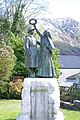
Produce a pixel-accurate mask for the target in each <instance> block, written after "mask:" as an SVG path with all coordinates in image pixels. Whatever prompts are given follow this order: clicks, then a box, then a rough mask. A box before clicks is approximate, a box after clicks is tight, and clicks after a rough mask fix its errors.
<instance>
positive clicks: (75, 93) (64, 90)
mask: <svg viewBox="0 0 80 120" xmlns="http://www.w3.org/2000/svg"><path fill="white" fill-rule="evenodd" d="M60 97H61V100H62V101H69V102H73V100H80V88H79V87H78V86H77V85H73V86H71V87H60Z"/></svg>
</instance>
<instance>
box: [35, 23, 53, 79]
mask: <svg viewBox="0 0 80 120" xmlns="http://www.w3.org/2000/svg"><path fill="white" fill-rule="evenodd" d="M34 28H35V30H36V32H37V33H38V35H39V36H40V39H41V44H40V61H39V66H38V73H37V75H38V76H39V77H54V75H55V70H54V66H53V64H52V52H53V49H54V48H55V47H54V44H53V41H52V38H51V35H50V33H49V32H48V31H47V30H45V31H44V32H43V35H42V34H41V33H40V32H39V31H38V29H37V28H36V26H35V25H34Z"/></svg>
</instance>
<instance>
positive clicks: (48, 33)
mask: <svg viewBox="0 0 80 120" xmlns="http://www.w3.org/2000/svg"><path fill="white" fill-rule="evenodd" d="M43 35H44V36H46V37H49V38H51V35H50V32H48V31H47V30H45V31H44V32H43Z"/></svg>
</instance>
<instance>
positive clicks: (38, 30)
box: [34, 25, 42, 38]
mask: <svg viewBox="0 0 80 120" xmlns="http://www.w3.org/2000/svg"><path fill="white" fill-rule="evenodd" d="M34 28H35V30H36V32H37V34H38V35H39V36H40V37H41V38H42V34H41V33H40V32H39V30H38V29H37V28H36V26H35V25H34Z"/></svg>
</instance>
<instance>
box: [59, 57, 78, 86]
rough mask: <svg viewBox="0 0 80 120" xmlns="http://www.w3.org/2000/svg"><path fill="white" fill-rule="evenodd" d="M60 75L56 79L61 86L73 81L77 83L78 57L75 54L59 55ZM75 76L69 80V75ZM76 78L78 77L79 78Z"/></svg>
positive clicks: (71, 83) (69, 84)
mask: <svg viewBox="0 0 80 120" xmlns="http://www.w3.org/2000/svg"><path fill="white" fill-rule="evenodd" d="M59 63H60V67H61V72H62V75H61V76H60V77H59V79H58V81H59V83H60V85H62V86H71V85H73V83H77V82H78V83H79V81H78V80H77V77H79V78H80V75H78V74H80V57H79V56H75V55H60V59H59ZM71 76H72V77H73V76H74V77H75V78H74V80H73V81H72V82H71V80H70V77H71ZM79 78H78V79H79Z"/></svg>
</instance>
